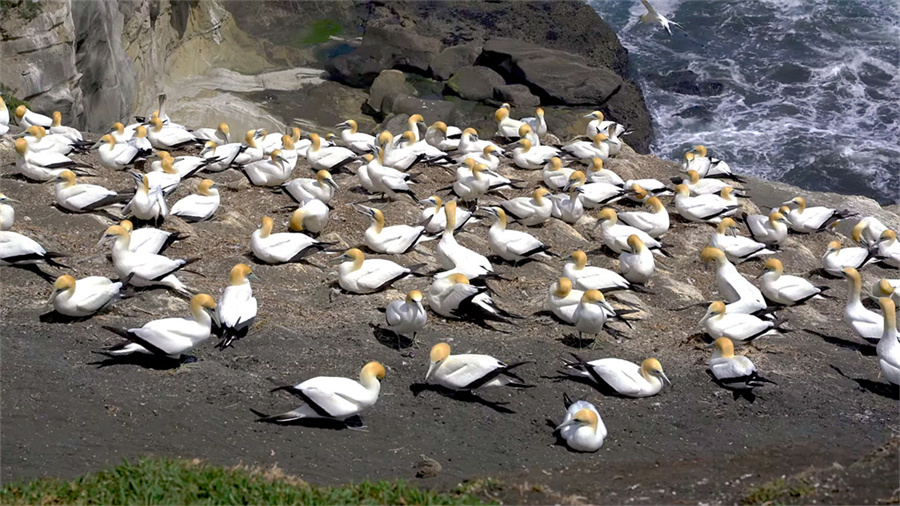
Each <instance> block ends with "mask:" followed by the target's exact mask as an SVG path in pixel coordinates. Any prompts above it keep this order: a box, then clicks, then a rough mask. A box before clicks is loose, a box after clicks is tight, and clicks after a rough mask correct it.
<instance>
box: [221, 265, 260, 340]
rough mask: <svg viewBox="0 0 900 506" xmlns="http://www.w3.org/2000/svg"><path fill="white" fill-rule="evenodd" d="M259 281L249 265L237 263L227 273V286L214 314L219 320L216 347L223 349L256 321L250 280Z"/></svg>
mask: <svg viewBox="0 0 900 506" xmlns="http://www.w3.org/2000/svg"><path fill="white" fill-rule="evenodd" d="M251 279H254V280H256V281H259V278H258V277H256V275H255V274H253V271H252V270H251V269H250V266H248V265H246V264H237V265H235V266H234V267H232V268H231V272H230V273H229V274H228V286H227V287H225V291H224V292H222V298H221V299H219V305H218V306H216V315H217V316H218V320H219V329H220V332H221V334H220V337H221V339H222V340H221V341H219V344H218V345H217V347H218V348H219V349H223V350H224V349H225V348H227V347H229V346H231V344H232V343H233V342H234V341H235V340H236V339H241V338H243V337H245V336H246V335H247V333H248V332H249V330H250V327H252V326H253V322H254V321H256V309H257V302H256V297H254V296H253V289H252V288H251V287H250V280H251Z"/></svg>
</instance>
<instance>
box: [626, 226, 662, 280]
mask: <svg viewBox="0 0 900 506" xmlns="http://www.w3.org/2000/svg"><path fill="white" fill-rule="evenodd" d="M628 245H629V246H631V250H630V251H623V252H622V253H621V254H620V255H619V272H621V273H622V277H624V278H625V279H627V280H628V281H630V282H631V283H637V284H639V285H646V284H647V282H648V281H650V278H651V277H653V273H654V272H655V271H656V260H655V259H654V258H653V253H651V252H650V250H649V249H647V247H646V246H644V242H643V241H641V238H640V237H638V236H636V235H629V236H628Z"/></svg>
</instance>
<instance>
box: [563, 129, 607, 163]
mask: <svg viewBox="0 0 900 506" xmlns="http://www.w3.org/2000/svg"><path fill="white" fill-rule="evenodd" d="M605 140H606V134H604V133H600V134H597V135H595V136H593V137H592V140H591V141H590V142H588V141H572V142H570V143H568V144H566V145H565V146H563V147H562V148H561V150H562V151H563V152H564V153H566V154H567V155H569V156H570V157H572V158H574V159H576V160H581V161H582V162H584V163H588V162H590V161H591V160H593V159H594V158H599V159H601V160H606V159H607V158H609V145H608V144H607V143H606V142H604V141H605Z"/></svg>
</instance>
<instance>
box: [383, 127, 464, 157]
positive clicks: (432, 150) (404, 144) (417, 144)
mask: <svg viewBox="0 0 900 506" xmlns="http://www.w3.org/2000/svg"><path fill="white" fill-rule="evenodd" d="M394 144H395V145H396V146H397V147H399V148H402V149H408V150H410V151H412V152H413V153H415V154H416V155H417V156H418V155H425V158H424V161H425V162H432V163H440V162H450V161H452V159H451V158H449V157H448V156H447V153H445V152H443V151H441V150H440V149H438V148H436V147H434V146H432V145H431V144H428V143H427V142H425V141H424V140H421V141H420V140H418V136H417V134H416V131H415V130H407V131H405V132H403V134H402V135H400V136H399V137H397V139H396V140H395V141H394ZM370 149H371V148H370Z"/></svg>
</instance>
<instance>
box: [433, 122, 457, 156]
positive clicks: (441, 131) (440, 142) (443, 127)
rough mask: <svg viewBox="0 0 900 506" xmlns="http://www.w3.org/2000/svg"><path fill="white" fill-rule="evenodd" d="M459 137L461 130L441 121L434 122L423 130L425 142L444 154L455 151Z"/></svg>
mask: <svg viewBox="0 0 900 506" xmlns="http://www.w3.org/2000/svg"><path fill="white" fill-rule="evenodd" d="M461 136H462V130H460V129H459V128H457V127H452V126H447V124H446V123H444V122H443V121H435V122H434V123H432V125H431V126H430V127H428V129H427V130H425V142H427V143H428V144H431V145H432V146H434V147H436V148H438V149H440V150H441V151H444V152H448V151H455V150H457V149H458V148H459V138H460V137H461Z"/></svg>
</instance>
